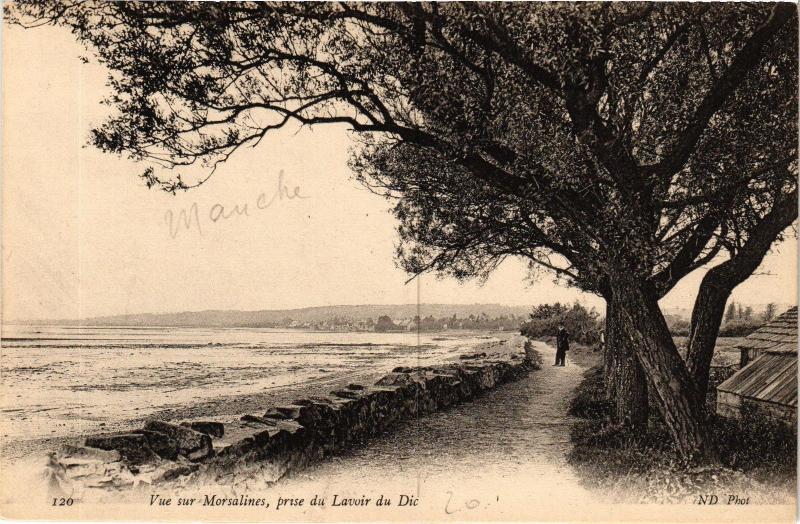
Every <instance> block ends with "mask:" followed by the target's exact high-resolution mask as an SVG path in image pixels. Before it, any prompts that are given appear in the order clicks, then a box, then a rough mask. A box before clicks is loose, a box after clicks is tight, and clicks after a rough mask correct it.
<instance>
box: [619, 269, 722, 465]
mask: <svg viewBox="0 0 800 524" xmlns="http://www.w3.org/2000/svg"><path fill="white" fill-rule="evenodd" d="M618 275H621V276H618V278H617V279H616V280H615V281H614V282H613V283H612V286H613V289H612V292H613V293H614V297H615V300H617V299H619V301H618V305H619V309H620V314H619V315H620V316H619V318H620V322H619V323H618V327H619V329H620V330H621V332H622V334H623V336H624V337H625V338H626V339H627V340H628V342H629V343H630V344H631V345H632V347H633V348H634V351H635V353H636V356H637V358H638V359H639V363H640V364H641V366H642V369H643V370H644V372H645V374H646V376H647V378H648V385H649V387H650V388H652V391H653V393H654V398H655V400H656V402H657V407H658V410H659V412H660V413H661V416H662V418H663V419H664V422H665V423H666V425H667V428H668V429H669V431H670V434H671V436H672V438H673V441H674V442H675V444H676V446H677V448H678V451H679V452H680V454H681V455H682V456H683V457H684V458H686V459H688V460H691V461H695V460H704V459H710V458H713V456H714V452H713V450H712V449H711V444H710V443H711V441H710V439H709V438H708V435H707V432H706V428H705V426H704V424H703V408H702V403H701V402H699V401H698V395H697V390H696V388H695V385H694V381H693V380H692V378H691V376H690V375H689V371H688V369H687V368H686V365H685V364H684V361H683V359H682V358H681V356H680V354H679V353H678V350H677V349H676V348H675V344H674V342H673V341H672V337H671V336H670V333H669V329H668V328H667V323H666V321H665V320H664V316H663V315H662V314H661V310H660V309H659V307H658V300H657V298H656V297H655V293H652V292H648V290H647V289H646V285H645V284H644V283H642V282H637V281H635V280H633V279H629V278H626V277H625V276H624V275H625V273H624V272H621V273H618Z"/></svg>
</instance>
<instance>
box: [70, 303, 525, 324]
mask: <svg viewBox="0 0 800 524" xmlns="http://www.w3.org/2000/svg"><path fill="white" fill-rule="evenodd" d="M530 310H531V308H530V307H527V306H502V305H499V304H421V305H419V306H417V304H400V305H386V306H384V305H359V306H322V307H309V308H302V309H277V310H261V311H235V310H233V311H232V310H209V311H183V312H180V313H158V314H156V313H142V314H135V315H115V316H108V317H94V318H88V319H85V320H83V321H81V322H80V323H81V324H84V325H88V326H171V327H272V326H277V325H285V324H286V323H287V321H291V320H295V321H298V322H323V321H329V320H333V319H343V320H345V319H346V320H352V321H358V320H366V319H370V318H371V319H373V320H374V319H376V318H378V317H379V316H381V315H388V316H389V317H391V318H392V319H394V320H398V319H403V318H412V317H414V316H415V315H419V316H420V317H422V318H424V317H427V316H429V315H430V316H433V317H436V318H443V317H452V316H453V315H456V316H457V317H459V318H467V317H469V316H470V315H475V316H479V315H481V314H485V315H487V316H489V317H500V316H503V315H505V316H510V315H517V316H520V315H527V314H528V313H529V312H530Z"/></svg>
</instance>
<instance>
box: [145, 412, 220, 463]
mask: <svg viewBox="0 0 800 524" xmlns="http://www.w3.org/2000/svg"><path fill="white" fill-rule="evenodd" d="M144 429H145V430H147V431H156V432H158V433H164V434H165V435H168V436H169V437H171V438H173V439H175V441H176V442H177V444H178V454H180V455H182V456H184V457H186V458H188V459H189V460H201V459H204V458H206V457H209V456H211V455H213V454H214V448H213V446H212V445H211V437H209V436H208V435H206V434H205V433H200V432H199V431H195V430H193V429H190V428H187V427H184V426H177V425H175V424H170V423H168V422H161V421H159V420H154V421H151V422H148V423H147V424H146V425H145V427H144Z"/></svg>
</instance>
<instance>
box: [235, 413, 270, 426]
mask: <svg viewBox="0 0 800 524" xmlns="http://www.w3.org/2000/svg"><path fill="white" fill-rule="evenodd" d="M239 420H241V421H242V422H250V423H255V424H260V425H262V426H274V425H275V421H274V420H272V419H266V418H264V417H259V416H258V415H243V416H242V418H240V419H239Z"/></svg>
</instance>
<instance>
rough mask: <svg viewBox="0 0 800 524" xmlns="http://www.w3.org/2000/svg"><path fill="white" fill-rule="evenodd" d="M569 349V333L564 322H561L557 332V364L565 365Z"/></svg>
mask: <svg viewBox="0 0 800 524" xmlns="http://www.w3.org/2000/svg"><path fill="white" fill-rule="evenodd" d="M568 349H569V333H568V332H567V330H566V329H564V323H563V322H559V324H558V333H557V334H556V363H555V364H554V365H555V366H564V365H566V364H565V359H566V357H567V350H568Z"/></svg>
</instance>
